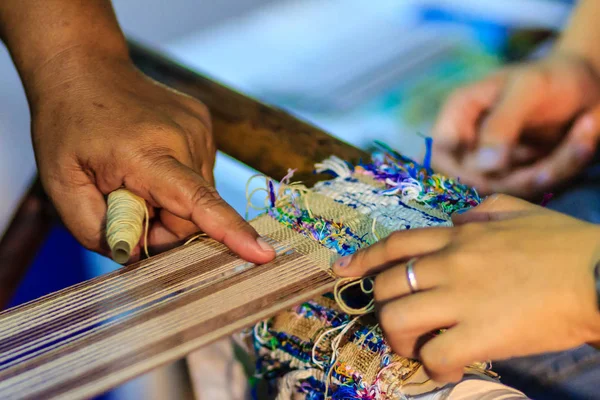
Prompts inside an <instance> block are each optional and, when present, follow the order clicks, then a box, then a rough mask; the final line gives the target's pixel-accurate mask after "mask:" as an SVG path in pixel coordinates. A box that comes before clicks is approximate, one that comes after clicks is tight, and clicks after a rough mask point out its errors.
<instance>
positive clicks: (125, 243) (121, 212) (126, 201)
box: [106, 189, 149, 264]
mask: <svg viewBox="0 0 600 400" xmlns="http://www.w3.org/2000/svg"><path fill="white" fill-rule="evenodd" d="M144 219H145V220H146V228H145V229H146V235H145V236H146V237H147V236H148V223H149V221H148V209H147V207H146V201H145V200H144V199H142V198H141V197H139V196H136V195H135V194H133V193H131V192H130V191H128V190H127V189H117V190H115V191H114V192H112V193H110V194H109V195H108V200H107V210H106V241H107V242H108V246H109V247H110V249H111V251H112V257H113V260H115V261H116V262H118V263H119V264H124V263H126V262H127V261H129V256H130V255H131V251H132V250H133V249H134V248H135V246H136V245H137V244H138V243H139V241H140V238H141V236H142V229H143V226H144ZM144 250H145V251H146V255H148V244H147V240H144Z"/></svg>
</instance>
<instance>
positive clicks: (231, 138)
mask: <svg viewBox="0 0 600 400" xmlns="http://www.w3.org/2000/svg"><path fill="white" fill-rule="evenodd" d="M131 54H132V58H133V60H134V62H135V63H136V65H137V66H138V67H139V68H140V69H141V70H142V71H143V72H145V73H146V74H147V75H149V76H150V77H152V78H154V79H156V80H157V81H160V82H162V83H164V84H166V85H168V86H171V87H173V88H175V89H177V90H179V91H181V92H184V93H187V94H190V95H192V96H194V97H196V98H198V99H199V100H200V101H202V102H203V103H204V104H206V105H207V106H208V107H209V109H210V111H211V115H212V119H213V127H214V133H215V139H216V142H217V147H218V148H219V150H221V151H223V152H224V153H226V154H228V155H230V156H232V157H234V158H236V159H237V160H239V161H241V162H243V163H245V164H247V165H249V166H250V167H252V168H254V169H256V170H258V171H260V172H261V173H263V174H265V175H267V176H273V177H282V176H284V175H285V174H286V173H287V170H288V168H296V169H297V172H296V174H295V177H296V178H298V179H299V180H302V181H303V182H305V183H307V184H310V183H312V182H316V181H317V180H319V179H320V178H321V177H319V176H316V175H314V174H313V172H312V171H313V166H314V164H315V163H316V162H319V161H322V160H323V159H325V158H327V157H329V156H331V155H336V156H338V157H341V158H343V159H347V160H349V161H352V162H356V161H358V160H359V159H361V158H362V159H367V158H368V154H366V153H364V152H362V151H360V150H358V149H356V148H354V147H352V146H350V145H348V144H346V143H343V142H342V141H340V140H337V139H335V138H333V137H332V136H329V135H327V134H326V133H324V132H322V131H320V130H319V129H317V128H314V127H312V126H310V125H308V124H306V123H304V122H301V121H299V120H297V119H295V118H293V117H291V116H289V115H288V114H286V113H285V112H283V111H281V110H278V109H275V108H273V107H269V106H267V105H264V104H261V103H259V102H257V101H255V100H253V99H250V98H248V97H246V96H244V95H242V94H239V93H237V92H235V91H233V90H231V89H228V88H226V87H224V86H222V85H219V84H218V83H215V82H214V81H211V80H209V79H207V78H205V77H203V76H201V75H199V74H197V73H195V72H193V71H190V70H188V69H186V68H184V67H182V66H179V65H177V64H176V63H174V62H172V61H170V60H167V59H165V58H163V57H161V56H160V55H158V54H155V53H152V52H151V51H149V50H147V49H145V48H143V47H141V46H139V45H136V44H131ZM270 149H277V151H270ZM57 222H58V221H57V219H56V213H55V212H54V210H53V208H52V206H51V204H50V202H49V201H48V199H47V198H46V197H45V195H44V193H43V190H42V189H41V186H40V184H39V182H38V181H37V180H36V182H35V183H34V185H33V186H32V188H31V190H30V191H29V193H28V195H27V196H26V198H25V200H24V201H23V202H22V204H21V206H20V208H19V210H18V211H17V213H16V214H15V217H14V219H13V222H12V223H11V225H10V227H9V229H8V230H7V232H6V234H5V236H4V238H3V240H2V241H1V242H0V296H1V297H0V301H2V302H3V304H6V302H7V301H8V299H9V298H10V296H11V294H12V293H13V292H14V290H15V288H16V286H17V284H18V281H19V280H20V278H21V277H22V275H23V274H24V272H25V270H26V267H27V266H28V265H29V263H30V262H31V261H32V258H33V257H34V255H35V251H32V247H34V248H35V247H39V246H41V244H42V243H43V240H44V237H45V235H46V234H47V232H48V231H49V229H50V228H51V226H52V224H54V223H57ZM255 226H256V228H257V230H258V231H259V232H260V233H261V234H264V235H266V237H267V238H270V239H271V240H273V242H274V243H276V244H278V245H279V254H280V255H279V257H278V258H277V259H276V260H275V261H274V262H272V263H269V264H267V265H264V266H253V265H250V264H247V263H244V262H243V261H241V260H239V259H238V258H237V257H234V256H233V255H232V254H231V253H230V252H229V251H228V250H227V249H226V248H225V247H224V246H222V245H220V244H218V243H216V242H214V241H212V240H203V241H201V242H199V243H195V244H191V245H189V246H184V247H181V248H178V249H174V250H172V251H170V252H167V253H164V254H161V255H159V256H156V257H153V258H151V259H149V260H145V261H142V262H139V263H136V264H134V265H131V266H128V267H125V268H122V269H120V270H118V271H116V272H114V273H111V274H108V275H106V276H102V277H99V278H96V279H93V280H90V281H88V282H84V283H81V284H79V285H75V286H73V287H71V288H67V289H65V290H63V291H60V292H58V293H56V294H51V295H49V296H46V297H43V298H42V299H39V300H37V301H34V302H31V303H28V304H26V305H23V306H20V307H17V308H16V309H12V310H8V311H4V312H3V313H0V397H1V398H32V399H38V398H49V397H56V396H61V397H64V398H87V397H90V396H93V395H96V394H99V393H102V392H104V391H106V390H108V389H110V388H112V387H115V386H117V385H118V384H120V383H123V382H124V381H126V380H129V379H131V378H133V377H135V376H137V375H140V374H142V373H144V372H147V371H148V370H150V369H153V368H156V367H158V366H160V365H162V364H165V363H167V362H170V361H173V360H176V359H178V358H181V357H184V356H185V355H186V354H188V353H189V352H191V351H193V350H195V349H196V348H198V347H201V346H203V345H205V344H207V343H209V342H211V341H213V340H216V339H218V338H220V337H223V336H225V335H228V334H231V333H233V332H234V331H237V330H239V329H241V328H244V327H247V326H250V325H252V324H254V323H255V322H257V321H259V320H262V319H264V318H267V317H269V316H272V315H274V314H276V313H277V312H279V311H281V310H283V309H286V308H288V307H290V306H292V305H295V304H298V303H301V302H302V301H304V300H307V299H309V298H311V297H314V296H315V295H317V294H319V293H323V292H326V291H329V290H331V288H332V285H333V282H334V280H333V278H332V277H331V275H330V274H329V273H328V272H327V271H326V269H327V267H328V263H329V262H330V260H329V259H327V257H328V256H329V255H323V254H322V253H319V251H318V250H315V251H305V252H302V251H297V250H290V249H291V248H292V247H293V248H298V247H300V248H302V247H303V246H297V244H298V242H299V241H302V238H301V237H299V235H298V236H294V235H291V236H290V235H289V234H288V233H286V234H285V235H284V236H285V237H282V236H281V232H280V231H279V229H278V227H277V226H274V225H272V224H269V223H268V222H266V221H262V222H261V221H258V222H257V224H255ZM303 244H306V245H307V246H310V245H309V244H308V242H306V243H303ZM313 250H314V249H313ZM275 283H277V284H275ZM258 286H260V287H261V290H260V291H258V293H257V291H252V290H248V288H250V287H258ZM234 292H235V293H236V294H242V296H239V301H238V302H237V303H236V302H230V303H229V307H227V308H223V307H222V305H223V303H224V300H226V299H229V298H230V296H231V294H232V293H234ZM132 312H133V315H132ZM149 338H150V339H149ZM65 371H72V372H70V373H67V374H65Z"/></svg>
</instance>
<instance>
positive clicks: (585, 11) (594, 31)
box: [554, 0, 600, 72]
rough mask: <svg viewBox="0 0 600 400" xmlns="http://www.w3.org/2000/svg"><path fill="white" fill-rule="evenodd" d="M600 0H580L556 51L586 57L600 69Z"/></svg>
mask: <svg viewBox="0 0 600 400" xmlns="http://www.w3.org/2000/svg"><path fill="white" fill-rule="evenodd" d="M598 43H600V1H598V0H580V2H579V3H578V5H577V7H576V8H575V10H574V12H573V15H572V16H571V18H570V21H569V23H568V25H567V27H566V29H565V30H564V32H563V34H562V36H561V37H560V39H559V40H558V42H557V44H556V46H555V48H554V51H555V52H559V53H566V54H572V55H576V56H579V57H582V58H585V59H586V60H587V62H589V63H590V65H591V66H592V67H594V69H595V70H596V71H597V72H598V71H600V45H598Z"/></svg>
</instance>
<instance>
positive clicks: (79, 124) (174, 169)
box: [30, 55, 274, 262]
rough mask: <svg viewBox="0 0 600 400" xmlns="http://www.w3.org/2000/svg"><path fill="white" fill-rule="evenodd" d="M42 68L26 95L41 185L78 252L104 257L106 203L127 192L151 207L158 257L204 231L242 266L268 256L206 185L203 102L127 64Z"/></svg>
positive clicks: (211, 156) (104, 61)
mask: <svg viewBox="0 0 600 400" xmlns="http://www.w3.org/2000/svg"><path fill="white" fill-rule="evenodd" d="M62 57H69V56H68V55H66V56H62ZM77 57H80V56H77ZM72 64H76V65H75V67H73V68H72V69H73V73H72V74H70V75H68V76H65V74H64V71H65V69H67V70H68V68H69V67H70V66H72ZM43 68H44V70H42V71H39V72H38V75H37V79H36V82H43V84H40V85H39V86H38V88H36V93H35V95H34V96H30V97H31V98H35V101H34V103H33V104H32V117H33V141H34V147H35V153H36V157H37V161H38V165H39V171H40V177H41V179H42V182H43V184H44V187H45V189H46V190H47V192H48V194H49V196H50V197H51V198H52V200H53V202H54V203H55V205H56V207H57V209H58V212H59V213H60V215H61V217H62V219H63V220H64V222H65V224H66V225H67V227H68V228H69V229H70V230H71V231H72V232H73V234H74V235H75V236H76V237H77V239H78V240H79V241H80V242H81V243H82V244H83V245H85V246H86V247H87V248H89V249H93V250H97V251H102V252H104V253H107V252H108V249H106V248H103V232H104V231H103V228H104V226H103V223H104V218H105V213H106V200H105V197H104V196H105V195H107V194H108V193H110V192H111V191H113V190H115V189H118V188H119V187H121V186H124V187H126V188H127V189H129V190H130V191H132V192H133V193H135V194H137V195H139V196H141V197H143V198H144V199H145V200H146V201H147V203H148V204H149V205H150V206H151V207H152V208H154V209H153V210H152V213H153V214H154V219H153V221H152V224H151V229H150V233H149V245H150V246H151V249H153V251H155V252H156V251H157V250H164V249H166V248H168V247H170V246H173V245H175V244H176V243H178V242H179V241H180V240H181V239H183V238H185V237H187V236H189V235H190V234H193V233H195V232H197V231H198V230H202V231H204V232H205V233H207V234H208V235H209V236H211V237H213V238H215V239H217V240H219V241H221V242H223V243H225V244H226V245H227V246H228V247H230V248H231V249H232V250H233V251H235V252H236V253H238V254H239V255H241V256H242V257H244V258H246V259H247V260H249V261H253V262H267V261H270V260H271V259H272V258H273V257H274V251H273V250H272V248H271V247H270V246H269V245H267V244H266V243H265V242H263V241H262V240H260V239H259V240H257V237H258V235H257V233H256V232H255V231H254V230H253V229H252V227H250V225H248V224H247V223H246V222H245V221H244V220H243V219H242V218H241V217H240V216H239V215H238V214H237V213H236V212H235V211H234V210H233V209H232V208H231V207H230V206H229V205H228V204H226V203H225V202H224V201H223V200H222V199H221V198H220V197H219V195H218V193H217V192H216V190H215V188H214V186H213V185H214V182H213V173H212V170H213V166H214V162H215V145H214V142H213V137H212V132H211V124H210V117H209V113H208V111H207V109H206V107H205V106H204V105H203V104H201V103H199V102H198V101H196V100H194V99H192V98H190V97H188V96H185V95H183V94H181V93H178V92H175V91H173V90H170V89H168V88H166V87H163V86H162V85H160V84H158V83H156V82H154V81H151V80H150V79H148V78H147V77H145V76H144V75H142V74H141V73H140V72H139V71H138V70H136V69H135V68H134V67H133V65H132V64H131V62H129V60H128V59H119V58H116V59H111V58H101V57H99V58H98V59H92V60H89V62H87V61H86V62H82V61H81V59H80V58H78V59H77V60H76V61H74V62H71V61H69V60H61V56H59V57H57V58H56V59H53V61H52V62H51V63H49V64H47V65H45V66H44V67H43ZM57 69H60V70H61V71H62V72H61V73H60V74H58V73H56V70H57ZM53 77H56V78H55V79H53ZM138 255H139V247H138V248H137V249H135V251H134V253H133V254H132V256H133V257H132V258H133V259H135V257H136V256H138Z"/></svg>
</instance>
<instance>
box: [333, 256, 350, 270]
mask: <svg viewBox="0 0 600 400" xmlns="http://www.w3.org/2000/svg"><path fill="white" fill-rule="evenodd" d="M350 261H352V256H344V257H342V258H339V259H338V260H337V261H336V262H335V266H336V267H339V268H345V267H347V266H348V265H350Z"/></svg>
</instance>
